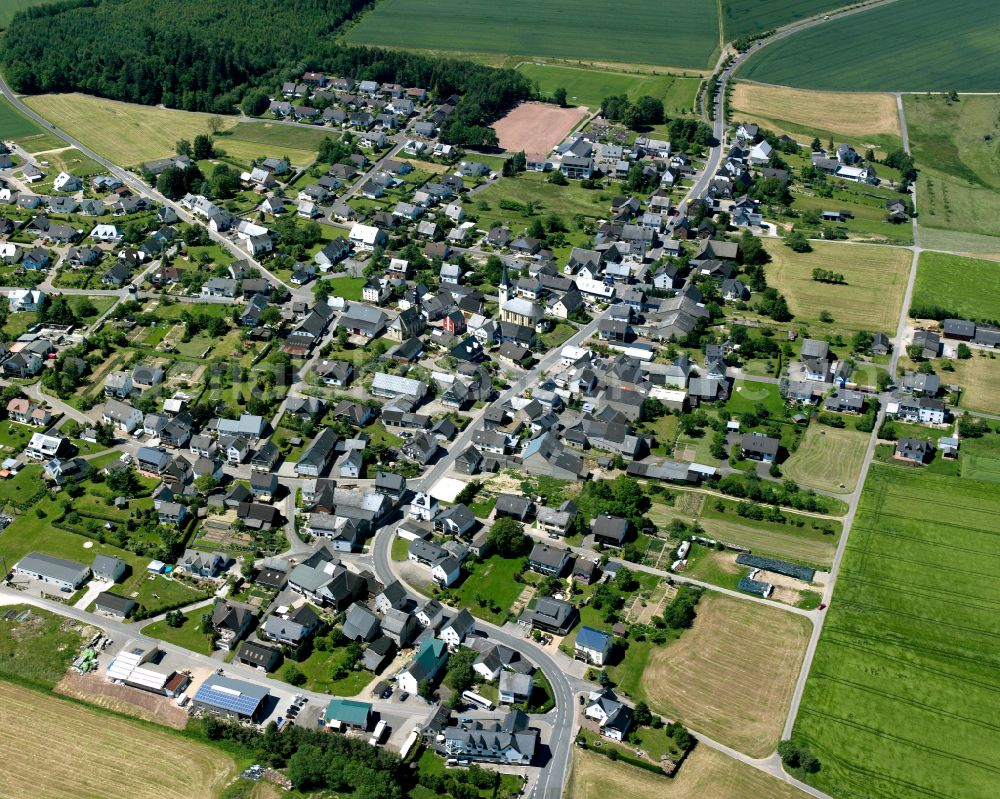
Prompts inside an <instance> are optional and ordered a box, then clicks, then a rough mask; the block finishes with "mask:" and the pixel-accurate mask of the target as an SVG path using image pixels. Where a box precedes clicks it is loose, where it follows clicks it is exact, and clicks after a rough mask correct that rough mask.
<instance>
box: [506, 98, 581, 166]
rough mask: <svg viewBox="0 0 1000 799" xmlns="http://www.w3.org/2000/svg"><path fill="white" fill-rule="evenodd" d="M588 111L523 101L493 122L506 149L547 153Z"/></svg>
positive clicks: (509, 150)
mask: <svg viewBox="0 0 1000 799" xmlns="http://www.w3.org/2000/svg"><path fill="white" fill-rule="evenodd" d="M586 116H587V112H586V111H584V110H583V109H582V108H573V107H570V108H559V106H556V105H551V104H550V103H521V104H520V105H517V106H515V107H514V108H512V109H510V111H508V112H507V113H506V114H504V116H502V117H501V118H500V119H498V120H497V121H496V122H494V123H493V130H495V131H496V134H497V143H498V144H499V145H500V147H501V148H502V149H504V150H506V151H507V152H511V153H516V152H524V153H542V154H547V153H548V152H549V151H550V150H551V149H552V148H553V147H555V146H556V145H557V144H559V142H561V141H562V140H563V139H564V138H566V136H568V135H569V133H570V131H572V130H573V128H575V127H576V126H577V125H578V124H579V123H580V121H581V120H583V119H585V118H586Z"/></svg>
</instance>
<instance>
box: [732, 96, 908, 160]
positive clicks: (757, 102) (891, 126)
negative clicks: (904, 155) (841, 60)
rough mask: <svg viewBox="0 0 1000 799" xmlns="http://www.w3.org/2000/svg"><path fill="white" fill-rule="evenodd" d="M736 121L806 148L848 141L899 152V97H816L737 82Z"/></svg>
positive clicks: (856, 145) (734, 113) (858, 145)
mask: <svg viewBox="0 0 1000 799" xmlns="http://www.w3.org/2000/svg"><path fill="white" fill-rule="evenodd" d="M731 103H732V108H733V116H734V117H735V118H737V119H742V118H746V119H748V120H753V121H754V122H756V123H758V124H759V125H762V126H764V127H767V128H770V129H771V130H773V131H774V132H775V133H786V134H788V135H789V136H791V137H792V138H796V139H797V140H798V141H800V142H801V143H803V144H808V143H809V142H810V141H811V140H812V138H813V137H819V139H820V140H822V141H824V142H825V141H827V140H829V139H834V140H837V141H843V140H849V141H851V143H852V144H853V145H854V146H855V147H858V148H863V147H864V146H865V145H868V144H870V145H872V146H873V147H876V148H879V147H882V148H884V147H899V146H900V144H901V143H902V139H901V138H900V134H899V113H898V112H897V109H896V98H895V97H893V96H892V95H891V94H878V93H874V92H817V91H807V90H805V89H790V88H788V87H786V86H767V85H764V84H759V83H746V82H740V83H737V84H736V86H735V88H734V89H733V95H732V101H731Z"/></svg>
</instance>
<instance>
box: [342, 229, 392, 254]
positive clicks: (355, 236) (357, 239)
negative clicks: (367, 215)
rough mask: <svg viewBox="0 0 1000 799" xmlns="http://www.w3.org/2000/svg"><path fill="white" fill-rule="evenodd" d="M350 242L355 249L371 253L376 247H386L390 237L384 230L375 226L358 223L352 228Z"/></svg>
mask: <svg viewBox="0 0 1000 799" xmlns="http://www.w3.org/2000/svg"><path fill="white" fill-rule="evenodd" d="M350 240H351V244H353V245H354V248H355V249H357V250H369V251H370V250H374V249H375V248H376V247H382V246H385V244H386V242H387V241H388V240H389V237H388V236H387V235H386V232H385V231H384V230H380V229H379V228H377V227H374V226H373V225H362V224H360V223H358V224H356V225H354V227H352V228H351V234H350Z"/></svg>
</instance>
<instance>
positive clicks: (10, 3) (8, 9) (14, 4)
mask: <svg viewBox="0 0 1000 799" xmlns="http://www.w3.org/2000/svg"><path fill="white" fill-rule="evenodd" d="M48 2H50V0H3V2H2V3H0V29H2V28H6V27H7V24H8V23H9V22H10V21H11V18H12V17H13V16H14V15H15V14H16V13H17V12H18V11H23V10H24V9H26V8H31V7H32V6H40V5H41V4H42V3H48Z"/></svg>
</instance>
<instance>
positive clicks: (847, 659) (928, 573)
mask: <svg viewBox="0 0 1000 799" xmlns="http://www.w3.org/2000/svg"><path fill="white" fill-rule="evenodd" d="M998 518H1000V493H998V492H997V491H996V486H995V484H988V483H979V482H975V481H972V480H968V479H963V478H959V477H947V476H942V475H936V474H932V473H929V472H928V471H926V470H920V469H909V468H902V467H898V466H889V465H882V464H875V465H873V466H872V470H871V472H870V473H869V477H868V481H867V482H866V484H865V489H864V492H863V494H862V496H861V502H860V506H859V509H858V515H857V517H856V519H855V522H854V527H853V530H852V532H851V537H850V540H849V542H848V545H847V550H846V554H845V557H844V561H843V564H842V568H841V572H840V576H839V579H838V580H837V584H836V588H835V590H834V594H833V599H832V601H831V603H830V609H829V610H828V611H827V614H828V616H827V621H826V624H825V626H824V628H823V634H822V636H821V638H820V641H819V647H818V649H817V652H816V658H815V660H814V661H813V664H812V670H811V672H810V675H809V680H808V682H807V684H806V689H805V694H804V696H803V701H802V707H801V709H800V712H799V715H798V719H797V722H796V726H795V732H794V735H795V736H796V737H797V738H799V739H801V740H802V741H804V742H806V743H807V744H808V745H809V746H810V748H811V749H812V750H813V752H814V753H815V754H816V755H817V757H818V758H819V760H820V762H821V764H822V768H821V769H820V771H819V772H818V773H817V774H815V775H811V776H809V778H808V779H809V782H811V783H813V784H814V785H816V787H818V788H820V789H821V790H823V791H826V792H828V793H830V794H833V795H836V796H878V797H884V799H902V798H903V797H907V799H908V798H909V797H914V796H931V795H933V796H961V797H963V799H986V798H987V797H993V796H995V795H996V786H997V761H996V753H997V752H998V751H1000V728H998V727H997V725H996V723H995V713H994V712H993V707H994V706H995V700H996V692H997V685H998V683H997V659H996V657H995V652H996V643H995V641H996V637H997V634H998V627H997V606H998V598H997V590H996V586H997V580H998V579H1000V538H998V536H997V535H996V530H997V520H998Z"/></svg>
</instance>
